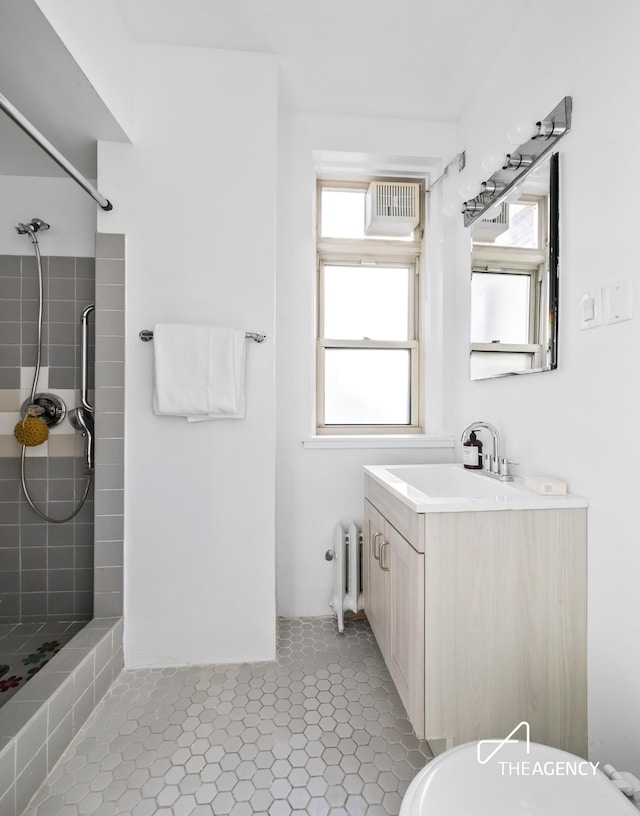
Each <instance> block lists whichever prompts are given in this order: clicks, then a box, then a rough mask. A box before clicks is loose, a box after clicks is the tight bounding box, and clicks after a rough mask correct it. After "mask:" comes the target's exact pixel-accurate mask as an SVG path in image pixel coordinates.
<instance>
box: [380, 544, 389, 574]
mask: <svg viewBox="0 0 640 816" xmlns="http://www.w3.org/2000/svg"><path fill="white" fill-rule="evenodd" d="M388 546H389V542H388V541H383V542H382V544H381V545H380V550H379V555H380V558H379V561H380V569H381V570H384V572H389V569H390V567H385V565H384V564H383V563H382V549H383V547H388Z"/></svg>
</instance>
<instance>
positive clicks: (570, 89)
mask: <svg viewBox="0 0 640 816" xmlns="http://www.w3.org/2000/svg"><path fill="white" fill-rule="evenodd" d="M639 27H640V7H639V6H638V4H637V3H634V2H631V1H630V0H614V2H611V3H609V4H606V6H605V5H604V4H591V5H590V6H589V13H588V14H585V13H584V6H583V4H578V3H568V4H562V3H561V4H558V3H552V2H544V3H543V4H542V6H541V7H536V12H535V17H533V16H532V17H531V18H528V19H527V20H526V21H525V22H524V23H523V25H522V27H521V30H520V32H519V34H518V37H516V38H514V40H513V42H512V43H511V44H510V45H509V46H508V47H507V48H506V50H505V53H504V54H503V57H502V59H501V60H500V65H499V68H497V69H496V70H495V71H492V72H488V73H487V74H486V76H485V79H484V83H483V86H482V88H481V89H480V91H479V92H478V93H477V94H476V95H475V97H474V100H473V102H472V103H471V104H470V105H469V108H468V110H467V113H466V115H465V117H464V119H463V121H462V123H461V136H460V140H461V141H460V145H461V146H464V147H465V148H466V149H467V154H468V158H469V162H470V167H469V171H470V172H469V175H473V174H474V173H477V175H478V177H479V176H480V174H481V173H480V167H479V165H480V160H481V157H482V155H483V153H484V152H485V151H486V150H487V149H488V148H490V147H492V148H502V147H504V148H505V149H506V148H507V146H508V145H507V143H506V141H505V136H504V134H505V133H506V131H507V129H508V127H509V125H510V124H511V123H512V122H513V121H517V120H518V118H519V117H520V116H522V115H526V116H527V117H528V118H530V120H531V122H532V123H533V122H535V121H536V119H538V118H541V117H542V116H544V115H545V114H546V113H548V112H549V111H550V110H551V109H552V108H553V107H554V105H555V104H556V103H557V102H558V101H560V99H561V98H562V97H563V96H565V95H571V96H572V97H573V103H574V124H573V132H572V133H570V134H569V135H567V136H566V137H565V139H564V141H563V142H562V143H561V145H560V161H561V246H560V267H561V269H560V341H559V368H558V370H557V371H554V372H548V373H544V374H535V375H532V376H525V377H511V378H505V379H498V380H492V381H485V382H474V383H471V382H469V380H468V350H467V338H468V317H467V315H468V300H469V274H468V272H469V270H468V258H469V233H468V231H464V230H463V229H462V227H461V225H460V223H459V224H458V227H457V231H458V238H459V245H458V250H459V251H458V257H457V264H456V267H455V268H452V270H451V273H452V275H453V276H454V277H455V289H454V290H452V291H451V294H452V295H453V298H454V301H455V310H452V311H451V312H450V313H451V314H452V315H453V316H454V320H455V326H456V330H455V346H454V349H453V358H452V362H453V371H454V405H453V415H452V419H453V425H452V428H451V429H450V430H452V431H455V432H456V433H457V432H459V430H460V429H461V428H462V427H464V425H465V424H466V423H467V422H469V421H472V420H476V419H485V420H488V421H490V422H493V423H495V424H496V425H497V426H498V428H499V429H500V431H501V432H502V436H503V441H504V450H505V451H506V453H507V454H508V455H509V456H511V457H512V458H513V459H515V460H517V461H518V462H520V467H519V469H518V471H519V472H520V473H522V474H533V473H544V474H550V475H553V476H557V477H560V478H562V479H565V480H566V481H567V482H568V484H569V487H570V489H571V490H572V491H573V492H575V493H579V494H583V495H585V496H587V497H588V498H589V501H590V510H589V612H588V623H589V626H588V636H589V745H590V759H592V760H596V761H598V760H599V761H605V760H606V761H609V762H612V763H613V764H614V765H616V766H619V767H621V768H627V769H629V770H632V771H634V772H635V773H636V774H637V773H638V772H640V650H639V649H638V644H639V643H640V589H639V587H640V547H639V546H638V521H637V515H636V502H637V501H638V486H639V485H640V480H639V478H638V465H637V461H636V456H635V453H634V451H635V438H636V436H637V427H638V405H639V404H640V387H639V385H638V382H639V378H638V375H637V373H636V371H637V367H638V362H637V350H638V348H640V311H639V309H638V300H637V299H636V304H635V314H634V319H633V320H632V321H630V322H627V323H621V324H618V325H613V326H604V327H602V328H599V329H594V330H591V331H580V329H579V313H580V309H579V307H580V298H581V296H582V295H583V293H585V292H586V291H587V290H588V289H591V288H592V287H597V286H602V285H606V284H609V283H614V282H616V281H618V280H620V279H622V278H626V277H632V278H633V279H634V282H635V286H636V296H637V295H638V293H639V287H638V269H637V266H638V261H637V237H636V236H637V231H638V226H637V206H636V192H635V185H634V181H632V180H636V179H638V178H639V177H640V153H639V152H638V150H637V149H636V143H637V135H638V112H637V106H636V105H635V104H633V101H632V100H634V99H636V98H637V96H638V93H639V92H640V52H639V51H638V48H637V31H638V28H639ZM523 55H527V56H525V57H524V58H523ZM505 66H512V71H511V72H509V71H505V70H504V68H505ZM460 182H461V179H459V178H458V179H456V182H455V185H454V184H451V185H450V192H451V193H453V192H454V190H455V187H456V186H459V184H460ZM460 221H461V219H460ZM532 739H535V734H532Z"/></svg>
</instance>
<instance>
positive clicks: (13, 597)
mask: <svg viewBox="0 0 640 816" xmlns="http://www.w3.org/2000/svg"><path fill="white" fill-rule="evenodd" d="M42 264H43V294H44V301H43V333H42V343H43V346H42V359H41V364H42V371H41V377H40V381H39V387H38V388H39V391H52V392H54V393H56V394H58V395H59V396H61V397H62V399H63V400H64V401H65V403H66V404H67V408H72V407H74V406H76V405H78V404H79V396H78V393H77V390H78V388H79V386H80V315H81V312H82V310H83V309H84V308H85V307H86V306H87V305H88V304H90V303H92V302H94V299H95V261H94V259H93V258H69V257H51V258H48V257H43V259H42ZM37 320H38V275H37V266H36V261H35V258H34V257H33V256H30V255H25V256H15V255H0V621H1V622H9V621H12V622H17V621H23V622H24V621H30V620H38V621H40V620H48V619H61V618H69V619H71V618H73V619H76V620H79V619H89V618H91V617H92V614H93V591H94V576H93V569H94V551H93V539H94V503H93V490H92V491H91V492H90V494H89V497H88V501H87V502H86V504H85V506H84V507H83V509H82V510H81V512H80V513H79V515H78V516H77V517H76V518H75V519H74V520H73V521H71V522H68V523H65V524H61V525H57V524H47V523H46V522H45V521H43V520H42V519H41V518H40V517H39V516H37V515H36V514H35V513H34V512H33V510H32V509H31V508H30V507H29V506H28V504H27V502H26V501H25V499H24V496H23V495H22V492H21V489H20V459H19V457H20V453H21V446H20V445H19V444H18V443H17V441H16V440H15V438H14V437H13V426H14V425H15V423H16V422H17V421H18V419H19V413H18V411H19V407H20V405H21V403H22V401H23V400H24V399H25V398H26V397H27V396H28V393H29V391H30V388H31V381H32V378H33V369H34V366H35V363H36V349H37V346H36V344H37V328H38V325H37ZM89 328H90V346H91V347H92V348H90V359H94V349H93V346H94V340H93V331H92V326H91V321H90V324H89ZM89 379H90V382H89V385H90V386H91V387H93V372H91V373H90V378H89ZM83 448H84V444H83V441H82V439H81V438H80V437H79V435H78V434H76V432H75V431H73V429H72V428H71V426H70V425H69V424H68V422H67V421H66V420H65V421H64V422H63V423H62V424H61V425H59V426H57V427H56V428H52V429H51V432H50V436H49V441H48V442H47V443H45V445H42V446H39V447H38V448H33V449H29V450H28V451H27V462H26V464H27V471H26V472H27V480H28V485H29V488H30V493H31V495H32V498H33V499H34V500H35V502H36V504H37V506H38V507H40V508H41V509H42V510H43V511H44V512H45V513H47V514H48V515H51V516H53V517H63V516H65V515H67V514H68V513H70V512H71V511H72V510H73V508H74V506H75V501H76V500H77V498H79V497H80V496H81V495H82V492H83V490H84V486H85V483H86V477H85V475H84V469H85V463H84V450H83Z"/></svg>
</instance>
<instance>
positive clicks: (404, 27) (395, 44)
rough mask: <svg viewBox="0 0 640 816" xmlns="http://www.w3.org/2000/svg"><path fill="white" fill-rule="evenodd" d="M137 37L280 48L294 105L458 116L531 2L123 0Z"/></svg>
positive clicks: (287, 101) (288, 98) (119, 0)
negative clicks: (486, 68)
mask: <svg viewBox="0 0 640 816" xmlns="http://www.w3.org/2000/svg"><path fill="white" fill-rule="evenodd" d="M115 1H116V4H117V6H118V8H119V10H120V13H121V15H122V18H123V19H124V21H125V24H126V25H127V27H128V29H129V31H130V33H131V36H132V37H133V39H135V40H138V41H140V42H155V43H169V44H175V45H194V46H204V47H210V48H222V49H229V50H237V51H260V52H266V53H271V54H277V55H278V56H279V58H280V65H281V97H282V98H281V102H282V105H283V107H286V108H290V109H294V110H305V111H316V112H332V113H353V114H361V115H377V116H393V117H409V118H425V119H443V120H453V121H455V120H457V119H458V118H459V117H460V114H461V112H462V110H463V109H464V106H465V103H466V101H467V100H468V99H469V98H470V97H471V96H472V94H473V92H474V90H475V88H476V85H477V84H478V83H479V82H480V80H481V78H482V67H483V66H484V65H486V64H487V63H488V62H490V61H491V60H492V59H497V58H498V57H499V54H500V52H501V50H502V49H501V44H502V43H503V42H504V41H505V39H506V38H507V37H508V36H509V34H510V33H511V31H512V30H513V29H514V27H515V26H516V25H517V24H518V22H519V21H520V20H521V15H522V13H524V9H525V7H526V5H527V4H526V3H525V0H483V2H477V0H321V1H320V0H316V2H311V1H310V0H115Z"/></svg>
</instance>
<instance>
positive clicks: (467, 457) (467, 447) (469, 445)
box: [462, 431, 482, 470]
mask: <svg viewBox="0 0 640 816" xmlns="http://www.w3.org/2000/svg"><path fill="white" fill-rule="evenodd" d="M462 447H463V451H462V464H463V465H464V466H465V467H466V468H467V469H468V470H482V442H481V441H480V440H479V439H478V438H477V437H476V432H475V431H471V433H470V434H469V438H468V439H467V441H466V442H464V443H463V445H462Z"/></svg>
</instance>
